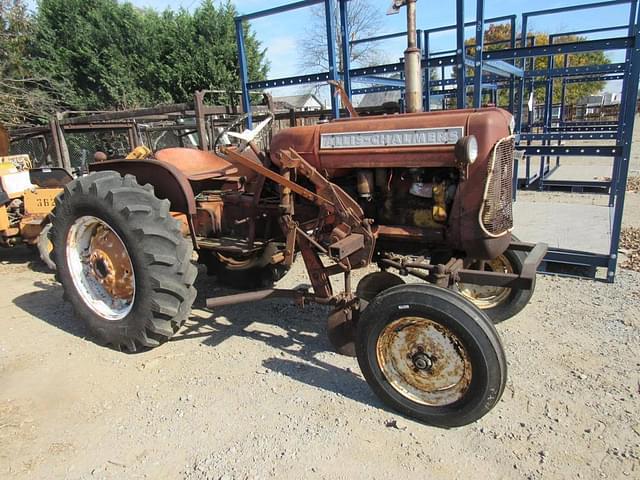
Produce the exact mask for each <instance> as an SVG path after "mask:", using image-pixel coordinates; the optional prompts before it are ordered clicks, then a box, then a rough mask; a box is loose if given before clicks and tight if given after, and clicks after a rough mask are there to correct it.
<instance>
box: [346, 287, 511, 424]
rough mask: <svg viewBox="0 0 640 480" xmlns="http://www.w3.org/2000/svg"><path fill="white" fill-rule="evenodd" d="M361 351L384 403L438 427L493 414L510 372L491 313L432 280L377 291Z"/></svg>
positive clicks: (364, 323) (360, 336)
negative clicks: (429, 282) (434, 284)
mask: <svg viewBox="0 0 640 480" xmlns="http://www.w3.org/2000/svg"><path fill="white" fill-rule="evenodd" d="M356 353H357V357H358V363H359V365H360V369H361V370H362V373H363V374H364V377H365V379H366V380H367V383H369V385H370V386H371V388H372V389H373V391H374V392H375V393H376V395H378V397H379V398H380V399H381V400H382V401H383V402H384V403H386V404H387V405H389V406H390V407H391V408H393V409H395V410H397V411H399V412H400V413H402V414H405V415H407V416H409V417H412V418H415V419H417V420H419V421H421V422H424V423H427V424H430V425H435V426H439V427H458V426H462V425H466V424H468V423H471V422H474V421H476V420H478V419H479V418H481V417H482V416H484V415H485V414H487V413H488V412H489V411H490V410H491V409H492V408H493V407H494V406H495V405H496V404H497V403H498V401H499V400H500V397H501V396H502V393H503V391H504V387H505V384H506V379H507V362H506V358H505V354H504V350H503V348H502V344H501V342H500V338H499V337H498V334H497V332H496V330H495V328H494V326H493V325H492V323H491V321H490V320H489V319H488V318H487V316H486V315H484V314H483V313H482V311H480V310H479V309H478V308H477V307H476V306H475V305H473V304H472V303H471V302H469V301H468V300H466V299H465V298H463V297H462V296H460V295H458V294H456V293H455V292H452V291H450V290H445V289H442V288H439V287H435V286H433V285H428V284H407V285H399V286H395V287H391V288H389V289H387V290H385V291H383V292H382V293H381V294H380V295H378V296H376V297H375V298H374V299H373V301H372V302H371V303H369V305H368V306H367V307H366V308H365V309H364V311H363V312H362V313H361V316H360V321H359V322H358V331H357V339H356Z"/></svg>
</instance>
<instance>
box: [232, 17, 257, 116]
mask: <svg viewBox="0 0 640 480" xmlns="http://www.w3.org/2000/svg"><path fill="white" fill-rule="evenodd" d="M236 42H237V43H238V66H239V67H240V88H241V90H242V110H243V111H244V113H249V114H250V113H251V99H250V97H249V89H248V88H247V83H249V74H248V73H247V54H246V51H245V48H244V29H243V27H242V19H241V18H236ZM247 128H253V125H252V122H251V115H249V117H248V118H247Z"/></svg>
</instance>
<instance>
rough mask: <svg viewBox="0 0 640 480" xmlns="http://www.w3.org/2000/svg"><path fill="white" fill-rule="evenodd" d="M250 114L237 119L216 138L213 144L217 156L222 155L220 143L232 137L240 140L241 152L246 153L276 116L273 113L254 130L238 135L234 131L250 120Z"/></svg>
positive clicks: (269, 113) (268, 114)
mask: <svg viewBox="0 0 640 480" xmlns="http://www.w3.org/2000/svg"><path fill="white" fill-rule="evenodd" d="M249 115H250V114H248V113H245V114H243V115H241V116H239V117H238V118H236V119H235V120H234V121H233V122H231V124H230V125H228V126H227V127H226V128H225V129H224V130H223V131H222V132H220V133H219V134H218V136H217V137H216V139H215V141H214V142H213V151H214V152H215V154H216V155H220V154H221V152H220V146H221V145H220V141H221V140H222V139H223V138H224V137H231V138H233V139H237V140H239V142H238V144H239V149H238V150H239V152H244V151H245V150H246V149H247V147H248V146H249V144H250V143H251V142H252V141H254V140H255V139H256V138H257V137H258V135H259V134H260V132H262V130H264V129H265V128H266V127H267V126H268V125H269V124H270V123H271V122H272V121H273V119H274V115H273V113H271V112H268V113H267V118H265V119H264V120H262V121H261V122H260V123H259V124H258V125H256V126H255V127H254V128H253V130H249V129H247V130H245V131H243V132H242V133H238V132H235V131H234V129H235V128H237V127H238V126H240V125H242V123H243V122H244V121H245V120H246V119H247V118H249Z"/></svg>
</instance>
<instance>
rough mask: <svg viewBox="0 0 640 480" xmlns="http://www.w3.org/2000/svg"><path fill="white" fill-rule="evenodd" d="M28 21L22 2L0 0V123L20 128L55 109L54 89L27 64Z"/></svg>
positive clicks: (56, 102)
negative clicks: (35, 74)
mask: <svg viewBox="0 0 640 480" xmlns="http://www.w3.org/2000/svg"><path fill="white" fill-rule="evenodd" d="M32 31H33V21H32V18H31V17H30V16H29V14H28V13H27V7H26V4H25V2H24V1H23V0H0V123H3V124H5V125H7V126H9V127H20V126H25V125H30V124H33V123H37V122H39V121H42V120H43V119H44V118H45V117H46V112H49V111H52V110H54V109H55V108H56V106H57V104H58V101H57V98H56V95H55V90H56V89H55V88H54V87H53V86H52V84H51V82H50V81H48V80H47V79H45V78H37V77H36V76H34V74H33V71H32V69H31V67H30V64H29V41H30V38H31V33H32Z"/></svg>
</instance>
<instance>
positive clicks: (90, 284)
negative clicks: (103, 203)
mask: <svg viewBox="0 0 640 480" xmlns="http://www.w3.org/2000/svg"><path fill="white" fill-rule="evenodd" d="M67 262H68V265H69V270H70V272H71V277H72V279H73V283H74V285H75V287H76V289H77V290H78V292H79V293H80V296H81V297H82V300H83V301H84V303H85V304H86V305H87V306H88V307H89V308H91V310H93V311H94V312H95V313H96V314H98V315H99V316H101V317H102V318H104V319H106V320H120V319H122V318H124V317H125V316H126V315H127V314H128V313H129V312H130V311H131V307H132V306H133V300H134V297H135V276H134V273H133V265H132V263H131V257H130V256H129V252H128V251H127V247H126V246H125V244H124V242H123V241H122V239H121V238H120V236H119V235H118V234H117V233H116V232H115V231H114V230H113V229H112V228H111V227H110V226H109V225H108V224H107V223H106V222H105V221H103V220H101V219H99V218H97V217H93V216H89V215H87V216H83V217H79V218H78V219H76V220H75V222H74V223H73V224H72V225H71V228H70V229H69V233H68V237H67Z"/></svg>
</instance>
